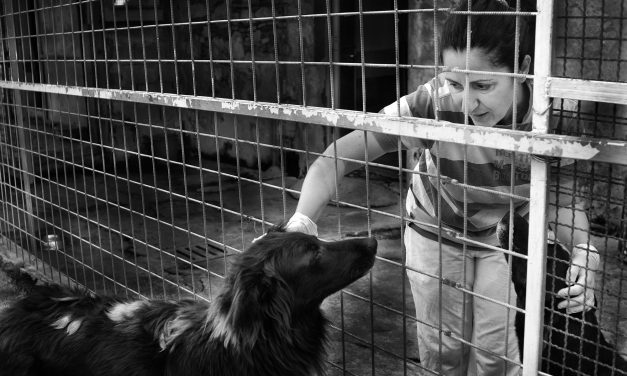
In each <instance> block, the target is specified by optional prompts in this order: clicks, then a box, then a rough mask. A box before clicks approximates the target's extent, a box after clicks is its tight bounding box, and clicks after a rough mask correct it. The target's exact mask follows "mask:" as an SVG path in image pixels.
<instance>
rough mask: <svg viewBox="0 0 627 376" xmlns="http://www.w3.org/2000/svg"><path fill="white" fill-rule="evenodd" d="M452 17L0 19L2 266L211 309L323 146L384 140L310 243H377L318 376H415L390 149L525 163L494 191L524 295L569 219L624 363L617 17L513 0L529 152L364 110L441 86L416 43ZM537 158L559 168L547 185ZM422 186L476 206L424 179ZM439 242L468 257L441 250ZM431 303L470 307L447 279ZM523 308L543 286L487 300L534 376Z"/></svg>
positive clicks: (279, 218)
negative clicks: (521, 35) (510, 213)
mask: <svg viewBox="0 0 627 376" xmlns="http://www.w3.org/2000/svg"><path fill="white" fill-rule="evenodd" d="M470 3H471V2H470ZM453 5H454V2H453V1H429V0H415V1H407V0H385V1H381V0H354V1H339V0H327V1H326V2H305V1H301V0H298V1H284V0H247V1H243V0H185V1H174V0H169V1H168V0H115V1H112V0H28V1H19V0H7V1H4V2H2V8H1V9H2V11H1V14H0V26H1V28H0V32H1V33H2V34H1V35H0V41H1V42H2V50H1V51H2V56H1V57H0V70H1V72H0V74H1V76H0V95H1V97H0V197H1V198H2V200H1V202H0V249H1V250H2V253H1V254H2V256H3V257H6V258H10V259H15V260H18V261H19V262H25V263H26V264H27V265H29V267H30V268H31V270H32V272H33V273H35V274H37V275H38V276H39V277H40V278H42V279H45V280H49V281H53V282H57V283H63V284H70V285H80V286H83V287H86V288H88V289H90V290H92V291H96V292H104V293H115V294H126V295H128V296H140V297H162V296H168V297H175V298H182V297H189V296H192V297H195V298H197V299H206V300H211V299H212V298H213V297H214V296H215V294H216V292H217V290H218V289H219V287H220V286H221V284H222V279H223V277H224V274H225V271H226V268H227V267H228V264H229V260H230V256H232V255H233V254H235V253H238V252H241V251H242V250H243V249H245V248H246V247H247V246H248V245H249V244H250V242H251V241H252V240H253V238H255V237H257V236H260V235H262V234H263V233H264V232H265V231H266V230H267V229H268V227H269V226H271V225H274V224H278V223H281V222H284V221H286V220H287V219H289V217H290V215H291V214H292V213H293V212H294V209H295V207H296V202H297V198H298V196H299V192H300V187H301V183H302V178H303V177H304V175H305V173H306V172H307V170H308V168H309V166H310V165H311V163H312V162H313V161H314V160H315V159H316V158H318V157H320V156H321V155H322V153H323V151H324V150H325V148H326V147H327V146H328V145H330V144H333V143H334V142H335V140H337V139H338V138H339V137H340V136H342V135H344V134H346V133H347V132H348V131H351V130H361V131H364V132H377V133H386V134H389V135H392V136H395V137H398V138H399V143H398V145H399V147H398V150H397V151H396V152H394V153H390V154H387V155H386V156H384V157H383V158H381V159H378V160H376V161H373V162H363V161H351V162H355V163H359V164H361V165H363V167H364V168H361V169H358V170H357V171H355V172H353V173H351V174H350V175H349V176H348V177H347V178H346V179H345V181H344V184H342V185H341V186H339V185H338V186H337V187H336V191H337V195H336V197H335V199H334V200H333V202H332V204H330V205H329V206H328V207H327V209H326V214H325V216H324V217H323V218H322V219H321V220H320V222H319V223H318V225H319V229H320V236H321V237H323V238H342V237H351V236H361V235H369V236H375V237H377V238H378V239H379V241H380V251H379V256H378V257H377V263H376V265H375V267H374V268H373V270H372V272H371V273H370V274H369V275H368V276H367V277H364V278H363V279H361V280H359V281H358V282H356V283H355V284H353V285H351V286H350V287H348V288H347V289H346V290H344V291H342V292H341V293H338V294H336V295H334V296H332V297H331V298H329V299H327V301H326V302H325V303H324V309H325V311H326V313H327V314H328V316H329V318H330V321H331V337H330V344H329V345H330V347H331V349H332V350H331V351H330V356H329V360H328V363H329V373H330V374H333V375H335V374H351V375H365V374H372V375H375V374H379V375H383V374H384V375H397V374H398V375H401V374H416V373H418V372H421V371H426V370H424V369H423V367H422V366H421V363H420V359H419V358H418V352H417V351H418V350H417V343H416V334H415V331H416V328H415V327H416V321H417V320H416V316H415V314H414V306H413V301H412V296H411V292H410V291H409V287H408V285H407V278H406V272H407V270H408V266H407V265H406V259H405V256H406V250H405V247H404V244H403V241H402V234H403V233H404V231H405V226H406V225H407V224H408V223H411V222H412V220H413V219H412V218H409V217H408V215H407V213H406V212H405V195H406V190H407V189H408V185H409V183H410V181H411V178H412V176H413V174H415V172H414V171H413V164H415V156H416V155H418V154H419V153H420V150H415V149H410V150H405V148H403V147H401V146H402V145H401V141H400V140H401V138H402V137H414V138H420V139H425V140H430V141H432V142H436V143H455V144H459V145H460V147H461V148H465V147H485V148H492V149H499V150H501V151H502V152H503V153H506V154H507V155H510V156H512V158H519V157H520V158H528V157H529V156H533V158H531V170H530V171H528V174H529V176H528V177H530V180H531V193H530V196H529V197H520V196H518V195H517V194H516V193H515V192H514V191H513V190H512V191H510V192H496V193H497V194H499V195H502V196H505V197H508V198H509V199H510V200H511V201H512V202H513V200H526V201H528V203H529V207H530V211H529V212H530V215H529V219H530V225H531V226H530V236H529V238H530V239H529V249H530V250H531V251H530V254H529V255H528V258H527V262H528V272H529V275H544V274H545V272H550V271H546V270H545V263H544V260H545V257H546V253H545V252H546V251H545V247H546V241H545V239H546V236H547V234H546V233H547V228H549V227H550V226H554V225H555V223H553V224H552V223H547V213H548V212H549V211H557V210H559V209H561V208H563V207H571V206H572V205H571V204H573V203H574V202H576V203H577V204H578V205H579V207H581V210H583V211H585V213H586V214H587V215H588V217H589V219H590V221H591V224H592V226H591V230H590V232H589V234H588V235H589V239H591V241H593V242H594V243H595V244H596V245H597V247H598V248H599V253H600V254H601V257H602V261H603V262H602V267H601V270H600V271H599V273H598V276H599V278H598V281H597V287H598V288H597V290H596V295H597V304H598V317H599V321H600V323H601V327H602V331H603V333H605V334H606V336H607V337H608V338H610V340H611V342H612V344H613V345H615V346H616V347H617V349H618V351H619V352H620V353H622V354H623V355H625V354H627V340H626V333H627V324H626V323H627V317H626V316H625V312H627V307H626V306H625V304H626V303H625V301H626V300H627V299H626V296H625V289H624V287H623V284H624V282H625V281H626V277H625V275H624V274H625V270H626V268H627V266H626V265H625V262H627V261H626V260H627V248H626V247H627V245H626V244H627V240H626V237H627V222H626V221H627V209H626V205H625V202H626V198H627V190H626V189H625V185H626V184H627V180H626V179H627V169H626V168H625V165H626V164H627V106H626V105H627V83H626V82H627V57H626V56H627V55H626V51H627V38H626V35H627V33H626V32H625V30H626V29H627V28H626V26H625V24H626V22H627V10H626V9H625V8H626V7H627V6H626V4H625V2H624V1H608V0H603V1H597V2H589V1H585V0H558V1H538V2H537V11H534V12H525V11H521V8H520V1H518V4H517V6H518V7H517V8H516V10H515V11H512V12H511V16H512V17H517V18H522V17H526V18H532V19H534V20H535V24H536V47H535V60H534V62H533V64H534V73H533V75H528V76H526V78H529V79H533V80H534V87H535V88H539V89H536V90H534V93H533V109H534V114H533V131H532V132H524V131H518V130H512V129H501V128H487V127H476V126H472V125H469V123H468V120H467V118H466V121H462V122H460V123H450V122H444V121H440V120H438V119H435V120H433V119H423V118H414V117H402V116H391V115H386V114H384V113H381V112H379V110H381V108H383V107H384V106H386V105H388V104H390V103H393V102H395V101H397V100H399V99H400V98H401V97H402V96H403V95H405V94H408V93H409V92H411V91H413V90H415V88H416V86H417V85H418V84H420V83H421V82H424V81H426V80H428V79H429V78H430V77H433V76H435V75H437V74H439V73H441V72H443V71H445V70H447V69H451V67H445V66H442V65H441V61H440V58H439V55H440V52H441V51H440V50H439V46H438V36H439V31H438V30H439V28H440V27H441V25H442V20H443V18H444V17H445V16H446V15H447V14H448V13H450V12H451V11H452V7H453ZM467 16H468V17H469V18H471V17H473V13H472V12H468V15H467ZM459 71H460V72H462V73H464V74H466V75H468V74H471V73H473V72H472V71H469V70H468V69H459ZM512 76H513V77H517V76H516V75H512ZM564 118H568V119H571V121H569V122H564V121H562V120H563V119H564ZM563 124H568V126H565V125H564V126H563ZM366 137H367V136H366ZM366 158H367V156H366ZM554 158H561V159H562V160H567V159H572V160H574V161H575V162H574V163H573V164H572V165H571V166H573V167H571V168H557V169H553V170H552V171H550V170H551V168H550V166H551V164H550V163H551V162H550V161H551V160H553V159H554ZM550 174H553V175H558V180H559V179H561V180H562V181H563V182H568V183H567V184H566V183H565V184H563V185H561V186H560V187H559V190H560V192H557V194H561V193H565V194H567V197H570V200H572V202H564V201H559V200H558V201H557V203H556V204H553V205H549V204H548V202H547V197H548V194H549V193H548V192H547V180H548V178H549V175H550ZM433 177H434V178H435V179H439V181H441V183H442V184H453V185H457V186H458V187H459V189H462V190H482V189H483V190H487V191H489V189H486V188H483V187H480V186H477V185H473V184H472V183H469V182H468V181H458V180H455V179H448V178H447V177H446V176H445V175H444V174H442V173H441V172H440V171H436V173H435V175H434V176H433ZM492 193H495V192H492ZM553 193H555V192H553ZM562 205H563V206H562ZM572 227H573V229H572V231H575V230H576V229H575V228H574V226H572ZM450 235H451V236H454V237H456V238H457V239H458V240H459V241H461V242H465V243H464V244H466V245H467V246H468V247H470V246H473V245H476V244H473V243H472V241H471V240H469V239H468V237H467V234H466V233H465V232H464V231H463V230H462V231H460V232H458V233H455V234H450ZM483 246H486V247H491V248H492V249H496V250H499V251H501V252H504V253H505V254H508V253H511V252H510V251H508V250H507V249H502V248H499V247H495V246H494V245H485V244H484V245H483ZM465 247H466V246H464V248H465ZM433 277H434V278H437V276H433ZM440 285H441V286H442V285H447V286H450V287H453V288H457V289H459V290H460V291H461V292H463V293H464V294H468V295H469V296H473V294H474V293H473V292H472V291H469V290H468V289H465V288H464V287H463V286H462V285H461V284H456V283H454V281H453V282H452V281H447V280H444V279H441V280H440ZM543 290H544V278H529V279H528V283H527V295H526V301H527V306H526V307H525V308H524V309H522V308H518V307H516V306H515V304H513V303H512V301H510V302H499V303H500V304H502V305H503V306H505V307H507V308H508V309H509V310H510V311H511V314H512V315H514V314H516V312H525V313H526V314H525V323H526V327H525V330H526V331H525V347H524V352H525V354H527V355H525V361H524V363H523V364H522V366H523V372H524V374H525V375H536V374H538V370H540V369H541V364H542V358H541V353H542V348H543V337H542V335H541V334H542V332H543V322H544V321H543V314H544V306H543V300H544V298H543ZM479 298H481V297H479ZM439 330H440V333H441V335H443V336H447V335H448V336H450V335H451V334H450V333H447V332H446V330H444V329H442V328H441V327H440V329H439ZM545 340H547V339H545ZM460 341H463V340H462V339H460ZM548 341H550V339H548ZM466 345H468V346H471V347H472V346H474V345H473V344H472V343H466ZM504 360H505V359H504ZM506 361H509V362H512V363H516V364H518V363H520V361H519V359H508V360H506Z"/></svg>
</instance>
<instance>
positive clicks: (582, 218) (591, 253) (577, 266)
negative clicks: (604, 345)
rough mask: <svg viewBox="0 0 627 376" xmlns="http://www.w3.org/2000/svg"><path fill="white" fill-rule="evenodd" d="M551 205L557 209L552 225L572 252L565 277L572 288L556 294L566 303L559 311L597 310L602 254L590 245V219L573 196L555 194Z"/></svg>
mask: <svg viewBox="0 0 627 376" xmlns="http://www.w3.org/2000/svg"><path fill="white" fill-rule="evenodd" d="M556 190H557V191H559V188H558V189H556ZM549 203H551V204H554V205H555V209H553V208H551V209H550V210H549V212H548V220H549V223H551V224H553V225H554V228H555V236H556V237H557V239H558V240H559V241H560V243H562V244H563V245H564V246H565V247H566V248H567V249H569V250H570V251H571V255H570V256H571V260H570V266H569V268H568V271H567V272H566V276H564V277H565V278H566V282H567V283H568V284H569V286H568V287H566V288H564V289H561V290H560V291H558V292H557V295H558V296H560V297H562V298H564V299H565V300H563V301H562V302H560V304H559V305H558V306H557V308H559V309H566V312H567V313H576V312H581V311H587V310H589V309H591V308H592V307H593V306H594V286H595V284H596V281H595V279H596V271H597V270H598V268H599V264H600V257H599V253H598V252H597V250H596V248H595V247H594V245H592V244H591V239H590V223H589V222H588V216H587V215H586V212H585V211H584V210H583V204H581V203H580V202H577V200H576V198H573V197H572V196H570V195H564V194H559V193H553V192H552V193H551V194H550V195H549ZM564 203H569V204H568V205H566V206H565V205H564ZM559 205H562V206H561V207H560V206H559Z"/></svg>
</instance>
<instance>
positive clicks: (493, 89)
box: [442, 48, 528, 127]
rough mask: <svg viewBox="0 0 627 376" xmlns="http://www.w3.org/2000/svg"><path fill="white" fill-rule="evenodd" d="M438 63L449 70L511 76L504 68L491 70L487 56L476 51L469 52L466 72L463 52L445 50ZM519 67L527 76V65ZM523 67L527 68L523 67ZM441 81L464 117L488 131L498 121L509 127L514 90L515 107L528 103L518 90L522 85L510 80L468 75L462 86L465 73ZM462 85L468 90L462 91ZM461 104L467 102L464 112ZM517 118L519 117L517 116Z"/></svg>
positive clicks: (447, 76) (451, 75)
mask: <svg viewBox="0 0 627 376" xmlns="http://www.w3.org/2000/svg"><path fill="white" fill-rule="evenodd" d="M442 60H443V63H444V65H446V66H448V67H450V68H459V69H464V70H465V69H467V70H472V71H486V72H502V73H511V71H510V69H509V68H508V67H506V66H494V65H493V64H492V62H491V61H490V58H489V56H488V55H486V54H485V53H484V52H483V50H481V49H479V48H471V49H470V53H469V54H468V68H466V51H458V50H455V49H450V48H449V49H446V50H444V51H443V52H442ZM522 65H523V67H521V70H520V71H521V73H527V71H528V64H525V63H523V64H522ZM525 65H527V66H526V67H525ZM444 77H445V79H446V82H447V83H448V86H449V88H450V91H451V94H452V96H453V100H454V101H455V103H456V104H458V105H459V106H460V108H461V109H462V111H468V116H470V118H471V119H472V121H473V123H474V124H475V125H481V126H485V127H492V126H494V125H496V124H497V123H499V122H501V120H503V122H502V123H504V124H511V122H512V108H513V106H512V104H513V99H514V90H518V93H517V97H516V98H517V102H518V105H519V106H520V105H521V104H522V102H525V103H526V102H527V101H528V98H525V95H524V92H522V91H521V90H520V88H521V87H522V85H521V84H520V82H519V81H518V80H516V79H514V78H513V77H508V76H495V75H490V74H489V73H486V74H480V73H470V74H468V83H466V74H465V73H459V72H445V73H444ZM466 85H468V86H467V87H466ZM464 100H468V102H467V106H468V107H467V108H465V107H464ZM521 109H522V110H523V111H526V109H527V106H522V108H521ZM518 115H521V114H520V113H518ZM522 115H524V114H522Z"/></svg>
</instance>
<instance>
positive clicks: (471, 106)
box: [462, 91, 479, 114]
mask: <svg viewBox="0 0 627 376" xmlns="http://www.w3.org/2000/svg"><path fill="white" fill-rule="evenodd" d="M478 106H479V100H478V99H477V97H476V96H474V95H473V94H472V92H470V91H465V92H463V93H462V111H464V112H467V113H468V114H471V113H472V112H473V111H474V110H475V109H476V108H477V107H478Z"/></svg>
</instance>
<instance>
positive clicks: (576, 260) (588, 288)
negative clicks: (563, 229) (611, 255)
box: [557, 244, 601, 314]
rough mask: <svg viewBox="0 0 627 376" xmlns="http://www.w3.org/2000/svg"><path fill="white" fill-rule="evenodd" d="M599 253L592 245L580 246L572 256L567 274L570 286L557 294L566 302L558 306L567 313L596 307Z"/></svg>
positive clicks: (567, 281)
mask: <svg viewBox="0 0 627 376" xmlns="http://www.w3.org/2000/svg"><path fill="white" fill-rule="evenodd" d="M600 263H601V262H600V257H599V252H598V251H597V250H596V248H594V247H593V246H591V245H588V244H578V245H576V246H575V247H574V248H573V251H572V254H571V265H570V267H569V268H568V271H567V272H566V283H567V284H569V286H568V287H565V288H563V289H561V290H559V291H558V292H557V295H558V296H560V297H562V298H564V299H565V300H564V301H562V302H560V303H559V304H558V305H557V308H558V309H566V313H568V314H571V313H577V312H582V311H588V310H590V309H591V308H592V307H594V286H595V278H596V271H597V270H598V269H599V264H600Z"/></svg>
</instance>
